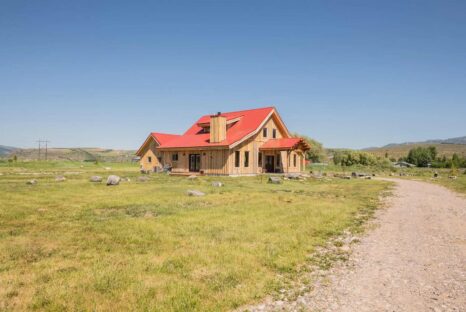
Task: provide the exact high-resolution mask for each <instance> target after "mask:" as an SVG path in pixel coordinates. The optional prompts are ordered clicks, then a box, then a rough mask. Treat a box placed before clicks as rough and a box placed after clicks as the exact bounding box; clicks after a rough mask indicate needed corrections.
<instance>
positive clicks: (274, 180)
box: [269, 177, 282, 184]
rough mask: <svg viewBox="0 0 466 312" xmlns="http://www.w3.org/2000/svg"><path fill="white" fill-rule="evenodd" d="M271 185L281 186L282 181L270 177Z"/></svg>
mask: <svg viewBox="0 0 466 312" xmlns="http://www.w3.org/2000/svg"><path fill="white" fill-rule="evenodd" d="M269 183H272V184H281V183H282V180H281V179H280V178H279V177H269Z"/></svg>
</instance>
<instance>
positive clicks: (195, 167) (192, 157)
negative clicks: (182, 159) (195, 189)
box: [189, 154, 201, 172]
mask: <svg viewBox="0 0 466 312" xmlns="http://www.w3.org/2000/svg"><path fill="white" fill-rule="evenodd" d="M199 170H201V154H189V171H191V172H199Z"/></svg>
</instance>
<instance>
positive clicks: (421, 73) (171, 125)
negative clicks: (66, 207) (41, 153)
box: [0, 0, 466, 148]
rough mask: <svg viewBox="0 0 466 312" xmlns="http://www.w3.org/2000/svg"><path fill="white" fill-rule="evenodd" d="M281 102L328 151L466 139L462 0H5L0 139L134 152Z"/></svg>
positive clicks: (294, 122) (294, 125) (0, 33)
mask: <svg viewBox="0 0 466 312" xmlns="http://www.w3.org/2000/svg"><path fill="white" fill-rule="evenodd" d="M262 106H276V107H277V109H278V111H279V112H280V114H281V115H282V117H283V119H284V120H285V122H286V123H287V125H288V127H289V128H290V129H291V130H292V131H297V132H301V133H303V134H306V135H309V136H311V137H314V138H316V139H317V140H319V141H321V142H323V143H324V144H325V145H326V146H329V147H351V148H360V147H367V146H377V145H384V144H387V143H391V142H402V141H415V140H424V139H433V138H447V137H454V136H462V135H466V1H369V0H368V1H332V0H331V1H270V0H268V1H221V0H217V1H186V2H184V1H115V0H113V1H94V0H93V1H61V0H60V1H45V0H44V1H21V0H4V1H2V2H1V4H0V144H2V145H12V146H21V147H28V146H35V141H36V140H37V139H39V138H42V139H44V138H47V139H49V140H51V141H52V143H51V145H52V146H56V147H63V146H99V147H108V148H137V147H138V146H139V144H140V143H142V142H143V141H144V139H145V137H146V135H147V134H148V133H149V132H150V131H160V132H168V133H182V132H183V131H185V130H186V129H187V128H188V127H189V126H190V125H191V124H192V123H193V122H194V121H195V120H196V119H197V118H198V117H199V116H200V115H203V114H209V113H214V112H217V111H233V110H238V109H247V108H254V107H262Z"/></svg>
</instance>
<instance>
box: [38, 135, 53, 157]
mask: <svg viewBox="0 0 466 312" xmlns="http://www.w3.org/2000/svg"><path fill="white" fill-rule="evenodd" d="M36 142H37V144H38V147H39V148H38V150H39V153H38V156H39V157H38V160H40V147H41V145H40V144H41V143H45V161H47V156H48V143H50V141H48V140H47V139H45V140H41V139H39V140H37V141H36Z"/></svg>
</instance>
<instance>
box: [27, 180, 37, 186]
mask: <svg viewBox="0 0 466 312" xmlns="http://www.w3.org/2000/svg"><path fill="white" fill-rule="evenodd" d="M26 184H28V185H35V184H37V180H29V181H27V182H26Z"/></svg>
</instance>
